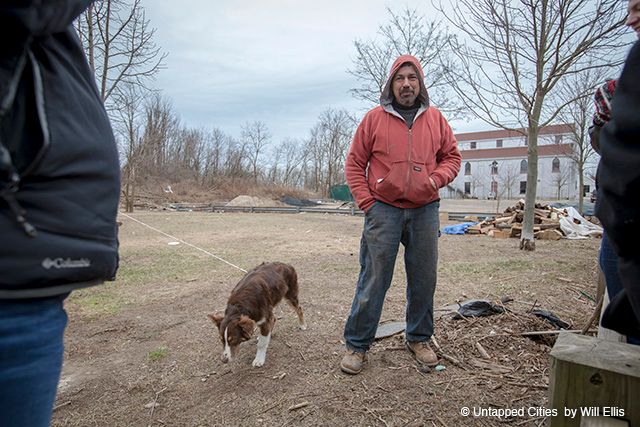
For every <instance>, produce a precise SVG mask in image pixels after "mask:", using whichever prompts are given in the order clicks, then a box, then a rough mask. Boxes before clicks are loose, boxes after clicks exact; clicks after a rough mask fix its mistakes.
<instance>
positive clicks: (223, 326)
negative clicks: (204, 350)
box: [208, 313, 256, 363]
mask: <svg viewBox="0 0 640 427" xmlns="http://www.w3.org/2000/svg"><path fill="white" fill-rule="evenodd" d="M208 316H209V318H210V319H211V320H212V321H213V323H215V324H216V326H217V327H218V332H219V333H220V340H221V341H222V345H223V347H224V351H223V352H222V362H224V363H227V362H229V361H230V360H232V359H233V358H234V357H235V356H236V354H237V352H238V346H239V345H240V344H242V343H243V342H245V341H247V340H249V339H250V338H251V335H253V329H254V328H255V326H256V323H255V322H254V321H253V320H251V319H250V318H249V317H247V316H245V315H244V314H242V315H240V316H237V317H236V316H234V317H231V316H229V317H225V316H224V315H222V314H220V313H215V314H209V315H208Z"/></svg>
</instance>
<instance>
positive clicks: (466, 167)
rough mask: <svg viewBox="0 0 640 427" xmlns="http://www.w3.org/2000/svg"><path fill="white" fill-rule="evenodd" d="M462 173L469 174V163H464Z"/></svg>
mask: <svg viewBox="0 0 640 427" xmlns="http://www.w3.org/2000/svg"><path fill="white" fill-rule="evenodd" d="M464 174H465V175H471V163H469V162H467V163H465V164H464Z"/></svg>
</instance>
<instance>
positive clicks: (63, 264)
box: [42, 258, 91, 270]
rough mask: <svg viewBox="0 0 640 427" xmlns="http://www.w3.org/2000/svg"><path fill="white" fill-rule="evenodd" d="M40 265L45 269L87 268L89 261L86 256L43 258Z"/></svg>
mask: <svg viewBox="0 0 640 427" xmlns="http://www.w3.org/2000/svg"><path fill="white" fill-rule="evenodd" d="M42 266H43V267H44V268H46V269H47V270H49V269H51V268H87V267H90V266H91V261H90V260H88V259H87V258H80V259H71V258H66V259H65V258H55V259H51V258H45V259H44V260H43V261H42Z"/></svg>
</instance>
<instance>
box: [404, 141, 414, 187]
mask: <svg viewBox="0 0 640 427" xmlns="http://www.w3.org/2000/svg"><path fill="white" fill-rule="evenodd" d="M408 135H409V157H408V159H407V178H406V181H405V183H404V184H405V185H404V199H406V198H407V196H408V195H409V185H411V184H410V183H411V153H412V151H413V148H412V146H411V145H412V138H411V129H409V134H408Z"/></svg>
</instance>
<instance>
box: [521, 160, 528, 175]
mask: <svg viewBox="0 0 640 427" xmlns="http://www.w3.org/2000/svg"><path fill="white" fill-rule="evenodd" d="M527 169H529V164H528V163H527V161H526V160H523V161H521V162H520V173H527Z"/></svg>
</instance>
